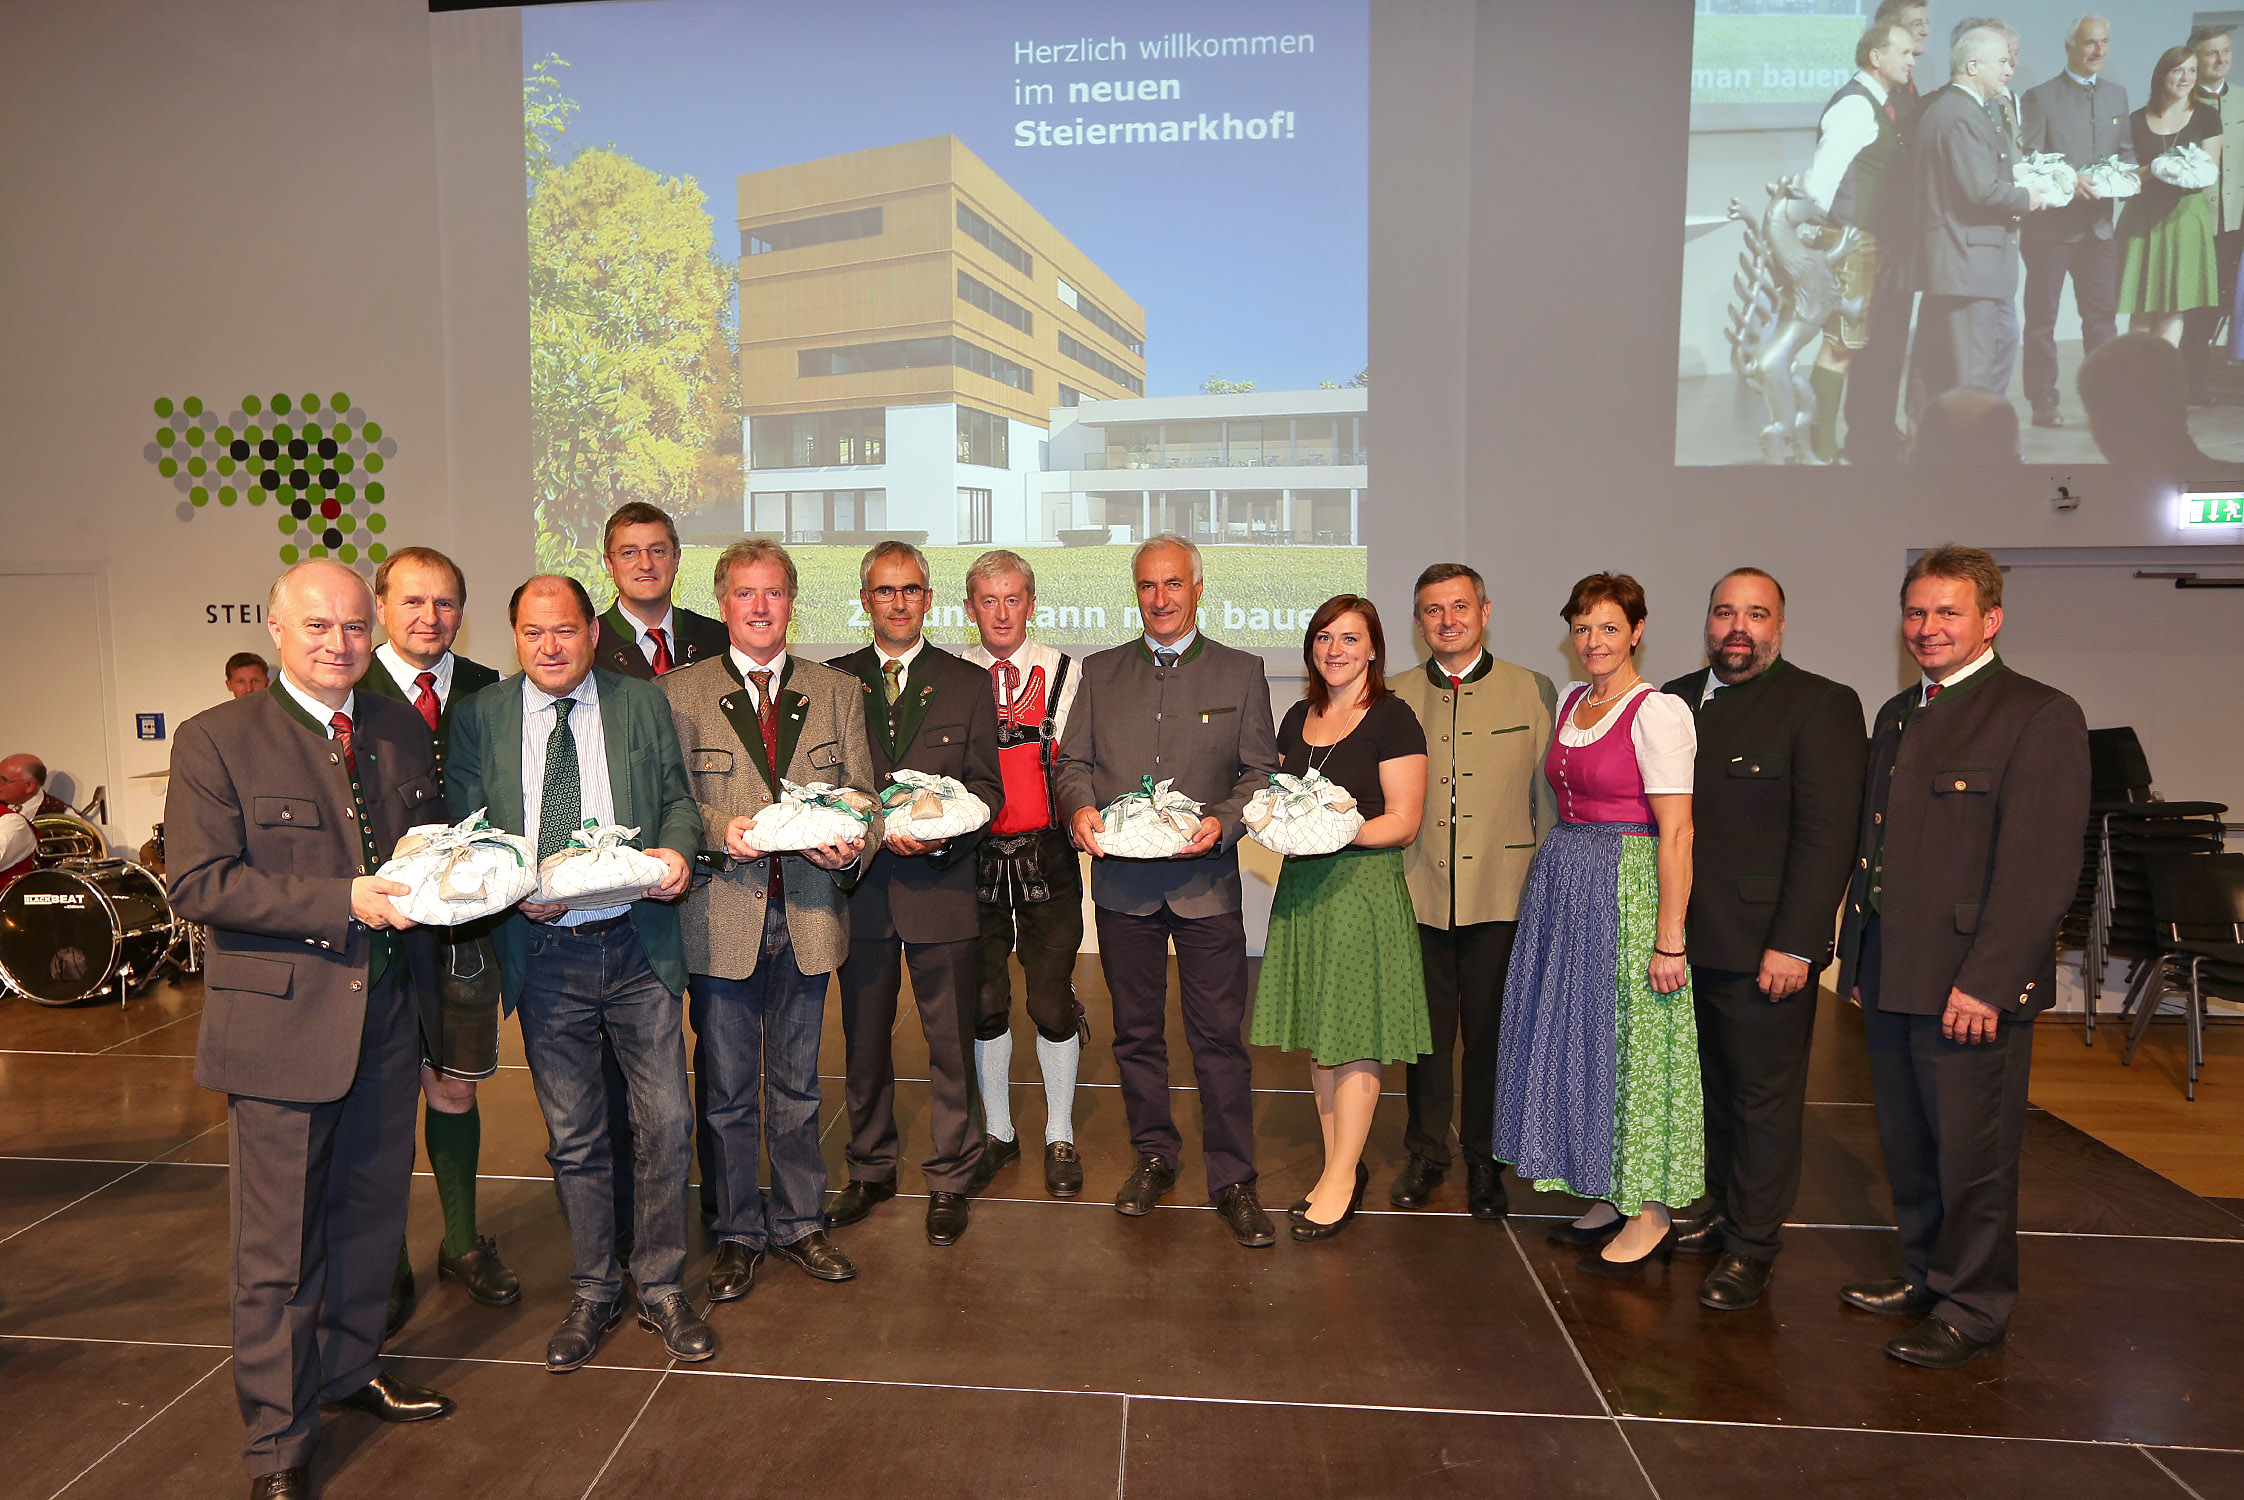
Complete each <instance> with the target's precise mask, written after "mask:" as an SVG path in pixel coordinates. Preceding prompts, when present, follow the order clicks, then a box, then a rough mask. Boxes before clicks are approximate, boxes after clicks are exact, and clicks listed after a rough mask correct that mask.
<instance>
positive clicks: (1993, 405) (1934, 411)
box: [1909, 340, 2164, 469]
mask: <svg viewBox="0 0 2244 1500" xmlns="http://www.w3.org/2000/svg"><path fill="white" fill-rule="evenodd" d="M2161 342H2164V341H2163V340H2161ZM1909 462H1910V464H1911V465H1913V466H1914V467H1916V468H1920V469H1925V468H1943V469H1987V468H1996V469H1999V468H2002V467H2004V466H2005V465H2010V466H2015V465H2016V464H2017V462H2018V408H2016V407H2014V406H2012V405H2011V404H2010V403H2009V402H2008V401H2006V400H2004V399H2003V398H2002V397H2001V396H1998V395H1996V394H1995V393H1994V392H1993V391H1983V390H1979V389H1977V388H1975V387H1972V386H1963V387H1960V388H1958V389H1956V390H1952V391H1949V392H1948V393H1947V394H1945V395H1941V396H1935V397H1934V398H1933V399H1932V400H1931V401H1930V402H1928V403H1926V405H1925V409H1924V414H1923V415H1922V416H1920V417H1919V418H1918V419H1917V439H1916V442H1915V443H1914V444H1913V445H1912V446H1911V447H1910V449H1909Z"/></svg>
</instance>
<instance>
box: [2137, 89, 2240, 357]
mask: <svg viewBox="0 0 2244 1500" xmlns="http://www.w3.org/2000/svg"><path fill="white" fill-rule="evenodd" d="M2196 94H2197V54H2196V53H2194V52H2192V51H2190V49H2189V48H2187V47H2169V48H2167V49H2166V50H2165V51H2164V52H2163V53H2161V54H2159V59H2158V65H2157V66H2156V67H2154V68H2153V69H2152V70H2151V94H2150V100H2149V102H2147V103H2146V104H2144V106H2143V107H2142V108H2141V109H2138V110H2136V111H2135V112H2134V113H2133V114H2132V115H2129V116H2128V117H2127V126H2128V130H2129V132H2130V139H2131V140H2132V142H2133V144H2134V147H2135V159H2136V161H2137V162H2138V163H2139V164H2140V172H2141V175H2142V180H2143V190H2142V191H2141V192H2140V193H2137V194H2136V195H2135V196H2134V197H2132V198H2130V199H2128V200H2127V202H2126V205H2125V206H2124V207H2122V208H2121V209H2120V211H2119V224H2118V227H2117V228H2116V229H2115V230H2114V231H2113V238H2115V239H2116V240H2117V241H2118V242H2119V302H2118V309H2119V311H2121V312H2123V313H2126V314H2127V315H2128V316H2127V327H2128V331H2129V332H2131V333H2155V334H2157V335H2158V336H2159V337H2160V338H2162V339H2164V340H2166V342H2167V343H2169V344H2179V343H2180V342H2181V340H2182V314H2184V313H2186V312H2189V311H2191V310H2192V309H2195V308H2200V307H2213V306H2217V305H2218V304H2219V302H2220V300H2221V279H2220V271H2219V268H2218V265H2217V263H2216V261H2215V258H2214V243H2213V224H2214V220H2215V218H2216V217H2217V216H2216V215H2215V213H2214V211H2213V208H2212V207H2211V205H2212V204H2215V203H2218V201H2219V196H2218V195H2219V193H2220V188H2219V185H2218V183H2217V182H2216V184H2215V186H2214V187H2213V188H2211V189H2210V190H2208V189H2204V188H2178V187H2175V186H2174V185H2173V184H2172V183H2169V182H2161V181H2160V180H2159V179H2158V177H2157V176H2156V175H2155V174H2153V173H2152V171H2151V163H2152V162H2154V161H2156V160H2158V158H2160V157H2161V156H2164V155H2165V154H2166V153H2167V152H2169V151H2176V150H2179V149H2180V148H2181V147H2183V146H2186V145H2195V146H2197V147H2198V148H2199V149H2201V150H2203V151H2204V152H2205V154H2206V155H2208V156H2210V157H2212V158H2213V160H2214V161H2215V162H2218V161H2219V160H2220V158H2221V112H2220V107H2219V106H2218V105H2212V106H2205V105H2200V104H2198V103H2197V100H2196ZM2208 192H2210V193H2211V195H2212V196H2211V197H2208Z"/></svg>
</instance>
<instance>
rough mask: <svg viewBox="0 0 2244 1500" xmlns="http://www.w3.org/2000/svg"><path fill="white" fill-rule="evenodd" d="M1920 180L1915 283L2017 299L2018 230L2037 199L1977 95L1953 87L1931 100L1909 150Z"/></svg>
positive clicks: (1931, 290) (1945, 292)
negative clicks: (2016, 173)
mask: <svg viewBox="0 0 2244 1500" xmlns="http://www.w3.org/2000/svg"><path fill="white" fill-rule="evenodd" d="M1909 155H1910V167H1911V170H1912V172H1913V174H1914V176H1915V178H1916V192H1915V195H1914V196H1915V207H1916V213H1917V243H1916V247H1915V249H1916V259H1915V272H1916V276H1915V279H1916V286H1917V290H1919V291H1921V292H1924V293H1926V294H1928V295H1930V296H1935V297H1995V298H2002V299H2004V300H2008V299H2009V298H2012V297H2015V296H2017V295H2018V225H2019V221H2020V220H2022V219H2023V218H2024V217H2025V216H2026V211H2027V208H2028V206H2029V205H2030V204H2031V203H2032V201H2033V200H2032V197H2031V195H2029V194H2028V193H2027V191H2026V190H2025V189H2024V188H2022V187H2020V186H2019V185H2018V184H2017V183H2015V182H2013V181H2012V180H2011V176H2010V169H2011V167H2012V165H2013V164H2014V162H2015V161H2016V158H2015V157H2014V156H2013V155H2012V153H2011V149H2010V142H2009V141H2008V140H2007V139H2005V138H2004V136H2003V133H2002V131H2001V130H2000V129H1999V128H1997V127H1996V125H1995V122H1994V119H1993V117H1992V116H1990V115H1989V114H1988V113H1987V109H1986V106H1985V105H1983V104H1981V103H1980V100H1979V96H1978V95H1977V94H1974V93H1972V92H1971V91H1970V90H1969V89H1964V88H1959V87H1957V86H1956V85H1954V84H1950V85H1949V86H1948V87H1946V88H1944V89H1941V90H1940V91H1939V92H1938V93H1935V94H1933V95H1931V96H1930V97H1928V98H1927V99H1926V101H1925V106H1924V109H1923V111H1922V112H1921V113H1920V114H1919V115H1918V116H1917V131H1916V137H1915V139H1914V140H1913V141H1912V143H1911V145H1910V151H1909Z"/></svg>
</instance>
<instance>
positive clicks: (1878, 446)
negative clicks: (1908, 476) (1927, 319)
mask: <svg viewBox="0 0 2244 1500" xmlns="http://www.w3.org/2000/svg"><path fill="white" fill-rule="evenodd" d="M1887 259H1888V258H1887V257H1881V258H1880V263H1879V267H1878V280H1877V285H1876V287H1875V288H1874V289H1873V290H1872V292H1871V294H1870V311H1869V315H1868V317H1866V318H1865V319H1864V320H1863V323H1864V337H1863V345H1862V347H1861V348H1860V349H1858V350H1856V351H1855V356H1854V359H1853V360H1852V361H1851V362H1850V363H1849V364H1848V366H1847V394H1846V414H1847V457H1848V458H1849V459H1850V460H1852V461H1853V462H1855V463H1858V464H1861V463H1899V462H1900V461H1901V457H1902V453H1903V450H1904V448H1905V447H1906V445H1907V444H1906V439H1905V438H1904V437H1903V436H1902V432H1901V428H1900V427H1899V426H1898V425H1897V424H1896V421H1895V416H1894V413H1895V409H1896V408H1897V407H1898V406H1899V404H1900V401H1901V375H1902V371H1903V370H1904V369H1905V368H1906V367H1907V364H1908V354H1909V322H1910V319H1911V318H1912V317H1913V316H1914V315H1915V312H1916V305H1917V294H1916V293H1915V292H1914V291H1911V290H1910V289H1909V288H1908V287H1907V286H1905V285H1903V284H1902V283H1901V280H1900V273H1899V272H1898V271H1896V270H1893V269H1891V268H1890V267H1889V266H1888V265H1887V264H1886V261H1887ZM1891 259H1892V260H1903V259H1906V257H1904V256H1901V255H1899V254H1896V255H1894V256H1893V257H1891Z"/></svg>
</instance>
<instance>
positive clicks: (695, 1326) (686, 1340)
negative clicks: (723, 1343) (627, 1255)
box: [639, 1292, 717, 1365]
mask: <svg viewBox="0 0 2244 1500" xmlns="http://www.w3.org/2000/svg"><path fill="white" fill-rule="evenodd" d="M639 1326H640V1327H641V1328H644V1329H646V1330H647V1332H649V1333H652V1334H659V1335H661V1338H662V1347H663V1348H665V1349H667V1350H669V1351H670V1357H671V1358H672V1359H682V1360H684V1361H685V1362H686V1363H687V1364H689V1365H698V1364H700V1363H701V1362H702V1361H703V1360H705V1359H711V1358H714V1357H715V1355H716V1353H717V1330H716V1329H714V1328H711V1327H710V1326H709V1322H708V1320H707V1319H706V1318H704V1317H702V1315H701V1314H700V1313H697V1312H695V1311H694V1310H693V1304H692V1303H691V1302H688V1301H687V1300H686V1294H685V1293H683V1292H672V1293H671V1294H670V1295H669V1296H667V1297H665V1298H663V1299H662V1300H661V1301H660V1302H657V1303H656V1304H655V1305H654V1306H652V1307H649V1306H647V1304H646V1303H645V1302H644V1301H642V1302H640V1304H639Z"/></svg>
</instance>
